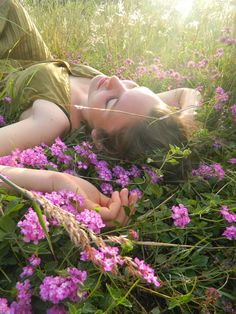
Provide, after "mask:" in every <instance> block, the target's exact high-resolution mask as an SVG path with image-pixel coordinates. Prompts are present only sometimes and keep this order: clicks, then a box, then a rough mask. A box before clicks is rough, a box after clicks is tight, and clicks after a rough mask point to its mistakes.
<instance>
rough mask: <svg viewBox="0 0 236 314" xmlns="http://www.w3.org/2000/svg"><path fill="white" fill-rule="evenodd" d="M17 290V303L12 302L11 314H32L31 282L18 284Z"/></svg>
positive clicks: (26, 281)
mask: <svg viewBox="0 0 236 314" xmlns="http://www.w3.org/2000/svg"><path fill="white" fill-rule="evenodd" d="M16 289H17V302H15V301H14V302H12V304H11V307H10V313H11V314H18V313H24V314H31V313H32V308H31V296H32V293H31V290H30V282H29V280H28V279H27V280H25V281H23V283H21V282H17V283H16Z"/></svg>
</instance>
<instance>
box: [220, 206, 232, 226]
mask: <svg viewBox="0 0 236 314" xmlns="http://www.w3.org/2000/svg"><path fill="white" fill-rule="evenodd" d="M220 213H221V215H222V216H223V217H224V219H225V220H227V221H228V222H229V223H232V222H236V214H231V213H230V212H229V208H228V206H227V205H223V206H222V207H221V210H220Z"/></svg>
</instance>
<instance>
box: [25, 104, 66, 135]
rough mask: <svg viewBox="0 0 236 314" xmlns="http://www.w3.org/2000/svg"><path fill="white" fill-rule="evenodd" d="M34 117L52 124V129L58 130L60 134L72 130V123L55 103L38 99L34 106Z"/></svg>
mask: <svg viewBox="0 0 236 314" xmlns="http://www.w3.org/2000/svg"><path fill="white" fill-rule="evenodd" d="M31 113H32V117H33V118H34V119H37V120H44V121H45V122H46V123H47V122H48V123H49V124H50V128H54V129H55V128H57V129H58V131H59V132H60V133H64V132H65V133H66V132H68V131H69V130H70V121H69V118H68V117H67V115H66V113H65V112H64V111H63V109H62V108H61V107H59V106H58V105H56V104H55V103H53V102H51V101H48V100H45V99H38V100H36V101H34V103H33V106H32V112H31Z"/></svg>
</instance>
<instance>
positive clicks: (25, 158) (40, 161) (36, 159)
mask: <svg viewBox="0 0 236 314" xmlns="http://www.w3.org/2000/svg"><path fill="white" fill-rule="evenodd" d="M18 161H19V163H21V164H23V165H29V166H35V167H40V168H41V167H42V166H46V165H48V163H49V161H48V159H47V156H46V155H45V153H44V150H43V148H42V147H41V146H35V147H34V148H28V149H25V150H23V151H22V152H20V154H19V156H18Z"/></svg>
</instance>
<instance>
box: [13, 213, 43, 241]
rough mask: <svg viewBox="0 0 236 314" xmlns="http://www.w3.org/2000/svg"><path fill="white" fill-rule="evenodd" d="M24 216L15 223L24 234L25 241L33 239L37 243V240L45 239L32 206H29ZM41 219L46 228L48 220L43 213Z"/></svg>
mask: <svg viewBox="0 0 236 314" xmlns="http://www.w3.org/2000/svg"><path fill="white" fill-rule="evenodd" d="M24 217H25V219H24V220H23V221H19V222H18V224H17V226H18V227H20V229H21V233H22V234H23V235H24V238H23V239H24V241H25V242H30V241H33V242H34V244H35V245H37V244H38V242H39V240H42V239H45V233H44V231H43V228H42V227H41V225H40V223H39V220H38V216H37V214H36V213H35V212H34V211H33V209H32V208H29V210H28V213H27V214H25V216H24ZM43 220H44V222H45V224H46V227H47V230H48V225H49V222H48V221H47V218H46V216H45V215H43Z"/></svg>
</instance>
